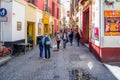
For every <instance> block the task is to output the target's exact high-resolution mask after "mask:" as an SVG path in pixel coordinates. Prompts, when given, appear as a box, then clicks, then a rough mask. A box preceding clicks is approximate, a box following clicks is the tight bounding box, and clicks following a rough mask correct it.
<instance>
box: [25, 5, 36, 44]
mask: <svg viewBox="0 0 120 80" xmlns="http://www.w3.org/2000/svg"><path fill="white" fill-rule="evenodd" d="M36 9H37V8H36V6H35V5H33V4H32V3H28V5H26V31H25V32H26V42H30V43H33V44H36V22H37V18H36V14H37V10H36Z"/></svg>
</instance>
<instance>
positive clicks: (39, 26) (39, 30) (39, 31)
mask: <svg viewBox="0 0 120 80" xmlns="http://www.w3.org/2000/svg"><path fill="white" fill-rule="evenodd" d="M41 26H42V24H41V23H38V35H40V34H41Z"/></svg>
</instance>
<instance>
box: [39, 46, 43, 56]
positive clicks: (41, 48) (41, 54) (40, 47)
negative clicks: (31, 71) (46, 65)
mask: <svg viewBox="0 0 120 80" xmlns="http://www.w3.org/2000/svg"><path fill="white" fill-rule="evenodd" d="M39 49H40V54H39V56H40V57H43V47H42V46H39Z"/></svg>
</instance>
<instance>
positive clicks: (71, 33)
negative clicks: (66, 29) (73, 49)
mask: <svg viewBox="0 0 120 80" xmlns="http://www.w3.org/2000/svg"><path fill="white" fill-rule="evenodd" d="M69 40H70V43H71V46H72V43H73V30H72V29H71V32H70V34H69Z"/></svg>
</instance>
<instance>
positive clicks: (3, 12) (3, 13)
mask: <svg viewBox="0 0 120 80" xmlns="http://www.w3.org/2000/svg"><path fill="white" fill-rule="evenodd" d="M6 15H7V10H6V9H5V8H0V17H5V16H6Z"/></svg>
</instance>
